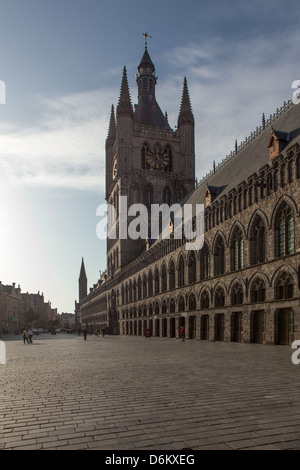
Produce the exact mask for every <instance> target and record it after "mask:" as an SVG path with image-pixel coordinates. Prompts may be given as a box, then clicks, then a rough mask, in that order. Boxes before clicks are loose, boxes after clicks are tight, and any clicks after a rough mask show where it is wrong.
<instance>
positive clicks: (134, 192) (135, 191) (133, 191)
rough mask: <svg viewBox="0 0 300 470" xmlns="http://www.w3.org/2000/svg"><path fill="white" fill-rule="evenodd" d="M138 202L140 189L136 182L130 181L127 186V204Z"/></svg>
mask: <svg viewBox="0 0 300 470" xmlns="http://www.w3.org/2000/svg"><path fill="white" fill-rule="evenodd" d="M139 202H140V191H139V187H138V185H137V184H136V183H132V184H131V185H130V188H129V206H132V205H133V204H138V203H139Z"/></svg>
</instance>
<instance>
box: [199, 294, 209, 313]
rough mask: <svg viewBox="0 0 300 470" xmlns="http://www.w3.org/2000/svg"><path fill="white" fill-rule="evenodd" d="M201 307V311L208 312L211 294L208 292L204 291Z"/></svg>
mask: <svg viewBox="0 0 300 470" xmlns="http://www.w3.org/2000/svg"><path fill="white" fill-rule="evenodd" d="M200 307H201V310H206V309H208V308H209V293H208V291H207V290H205V291H203V292H202V294H201V300H200Z"/></svg>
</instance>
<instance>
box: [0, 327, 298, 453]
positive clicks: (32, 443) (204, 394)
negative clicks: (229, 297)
mask: <svg viewBox="0 0 300 470" xmlns="http://www.w3.org/2000/svg"><path fill="white" fill-rule="evenodd" d="M4 341H5V338H4ZM25 349H26V351H25ZM6 352H7V364H6V365H0V400H1V403H0V414H1V415H2V416H3V419H1V425H0V449H4V450H14V449H15V450H17V449H22V450H39V449H47V450H76V449H78V450H79V449H91V450H118V449H119V450H130V449H133V450H135V449H137V450H139V449H143V450H144V449H146V450H147V449H148V450H154V449H157V450H168V449H169V450H182V449H184V448H191V449H194V450H196V449H199V450H205V449H207V450H215V449H219V450H223V449H224V450H232V449H249V450H252V449H253V450H275V449H276V450H278V449H290V450H299V449H300V445H299V442H300V397H299V387H298V384H299V379H298V377H299V371H300V365H299V366H295V365H293V364H292V362H291V355H292V352H293V351H292V350H291V349H290V348H289V347H276V346H261V347H257V345H251V344H237V343H235V344H233V343H218V342H217V343H213V342H209V341H203V342H201V341H186V342H185V343H182V342H179V341H176V340H170V339H168V338H164V339H159V338H156V339H154V338H153V341H151V342H150V341H145V340H144V338H141V337H110V336H107V337H106V338H105V341H103V340H102V338H96V337H88V340H87V341H84V340H83V338H82V337H78V336H73V335H63V334H62V335H56V336H55V337H51V336H50V335H43V336H41V337H40V338H39V339H38V342H36V343H35V347H34V348H24V345H23V343H22V341H21V340H20V339H18V338H17V339H14V340H11V341H7V342H6ZM3 372H4V373H3ZM24 377H29V380H28V382H27V383H25V382H24Z"/></svg>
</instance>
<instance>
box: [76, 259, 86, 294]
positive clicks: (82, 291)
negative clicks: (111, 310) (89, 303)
mask: <svg viewBox="0 0 300 470" xmlns="http://www.w3.org/2000/svg"><path fill="white" fill-rule="evenodd" d="M78 283H79V302H81V300H82V299H83V298H84V297H86V296H87V277H86V272H85V266H84V259H83V258H82V261H81V268H80V275H79V280H78Z"/></svg>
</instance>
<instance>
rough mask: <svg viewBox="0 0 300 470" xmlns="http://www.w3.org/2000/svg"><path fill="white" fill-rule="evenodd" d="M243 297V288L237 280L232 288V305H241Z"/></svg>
mask: <svg viewBox="0 0 300 470" xmlns="http://www.w3.org/2000/svg"><path fill="white" fill-rule="evenodd" d="M243 298H244V295H243V288H242V286H241V284H240V283H239V282H236V283H235V284H234V286H233V287H232V289H231V305H241V304H242V303H243Z"/></svg>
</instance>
